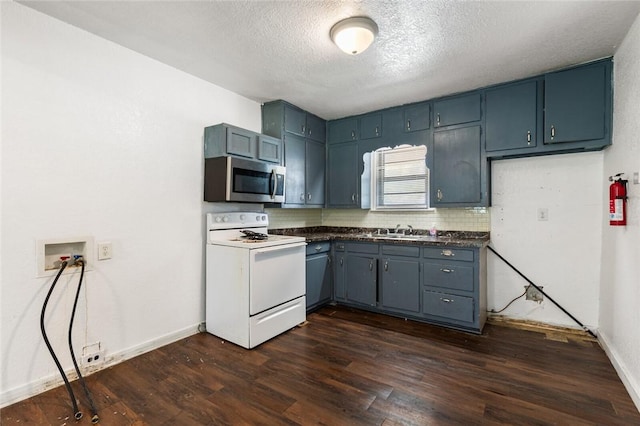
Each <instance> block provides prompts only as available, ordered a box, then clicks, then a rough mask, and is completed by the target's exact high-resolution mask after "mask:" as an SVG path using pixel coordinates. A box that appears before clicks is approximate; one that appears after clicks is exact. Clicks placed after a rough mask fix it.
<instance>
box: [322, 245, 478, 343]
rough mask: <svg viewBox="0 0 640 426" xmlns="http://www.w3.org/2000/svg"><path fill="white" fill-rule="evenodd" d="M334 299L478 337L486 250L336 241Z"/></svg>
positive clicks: (334, 249) (334, 247)
mask: <svg viewBox="0 0 640 426" xmlns="http://www.w3.org/2000/svg"><path fill="white" fill-rule="evenodd" d="M333 257H334V261H333V265H334V268H333V277H334V284H335V286H334V293H333V295H334V300H335V301H337V302H339V303H343V304H346V305H351V306H354V307H359V308H364V309H368V310H373V311H376V312H380V313H386V314H390V315H394V316H401V317H405V318H411V319H415V320H419V321H425V322H429V323H433V324H437V325H442V326H445V327H450V328H456V329H459V330H464V331H469V332H472V333H481V332H482V328H483V326H484V323H485V321H486V316H487V315H486V305H487V296H486V291H487V290H486V249H485V248H475V247H474V248H466V247H464V248H462V247H457V248H449V247H446V246H419V245H407V246H404V245H399V244H393V245H392V244H382V243H381V244H371V243H356V242H350V241H339V242H336V243H334V246H333Z"/></svg>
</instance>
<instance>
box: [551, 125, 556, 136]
mask: <svg viewBox="0 0 640 426" xmlns="http://www.w3.org/2000/svg"><path fill="white" fill-rule="evenodd" d="M555 137H556V126H551V139H553V138H555Z"/></svg>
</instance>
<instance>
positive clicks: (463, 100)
mask: <svg viewBox="0 0 640 426" xmlns="http://www.w3.org/2000/svg"><path fill="white" fill-rule="evenodd" d="M433 115H434V117H435V118H434V126H435V127H445V126H452V125H454V124H464V123H470V122H473V121H479V120H480V118H481V112H480V92H473V93H470V94H466V95H461V96H452V97H450V98H445V99H440V100H438V101H435V102H434V103H433Z"/></svg>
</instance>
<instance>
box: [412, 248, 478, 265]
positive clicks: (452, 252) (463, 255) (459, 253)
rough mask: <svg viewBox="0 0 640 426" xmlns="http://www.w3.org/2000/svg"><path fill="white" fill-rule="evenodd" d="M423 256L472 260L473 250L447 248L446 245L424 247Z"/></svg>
mask: <svg viewBox="0 0 640 426" xmlns="http://www.w3.org/2000/svg"><path fill="white" fill-rule="evenodd" d="M424 257H428V258H431V259H448V260H456V261H458V260H462V261H465V262H473V258H474V256H473V250H469V249H459V248H448V247H425V248H424Z"/></svg>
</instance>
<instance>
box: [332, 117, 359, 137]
mask: <svg viewBox="0 0 640 426" xmlns="http://www.w3.org/2000/svg"><path fill="white" fill-rule="evenodd" d="M355 140H358V119H357V118H355V117H348V118H341V119H340V120H334V121H330V122H329V140H328V142H329V143H339V142H348V141H355Z"/></svg>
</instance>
